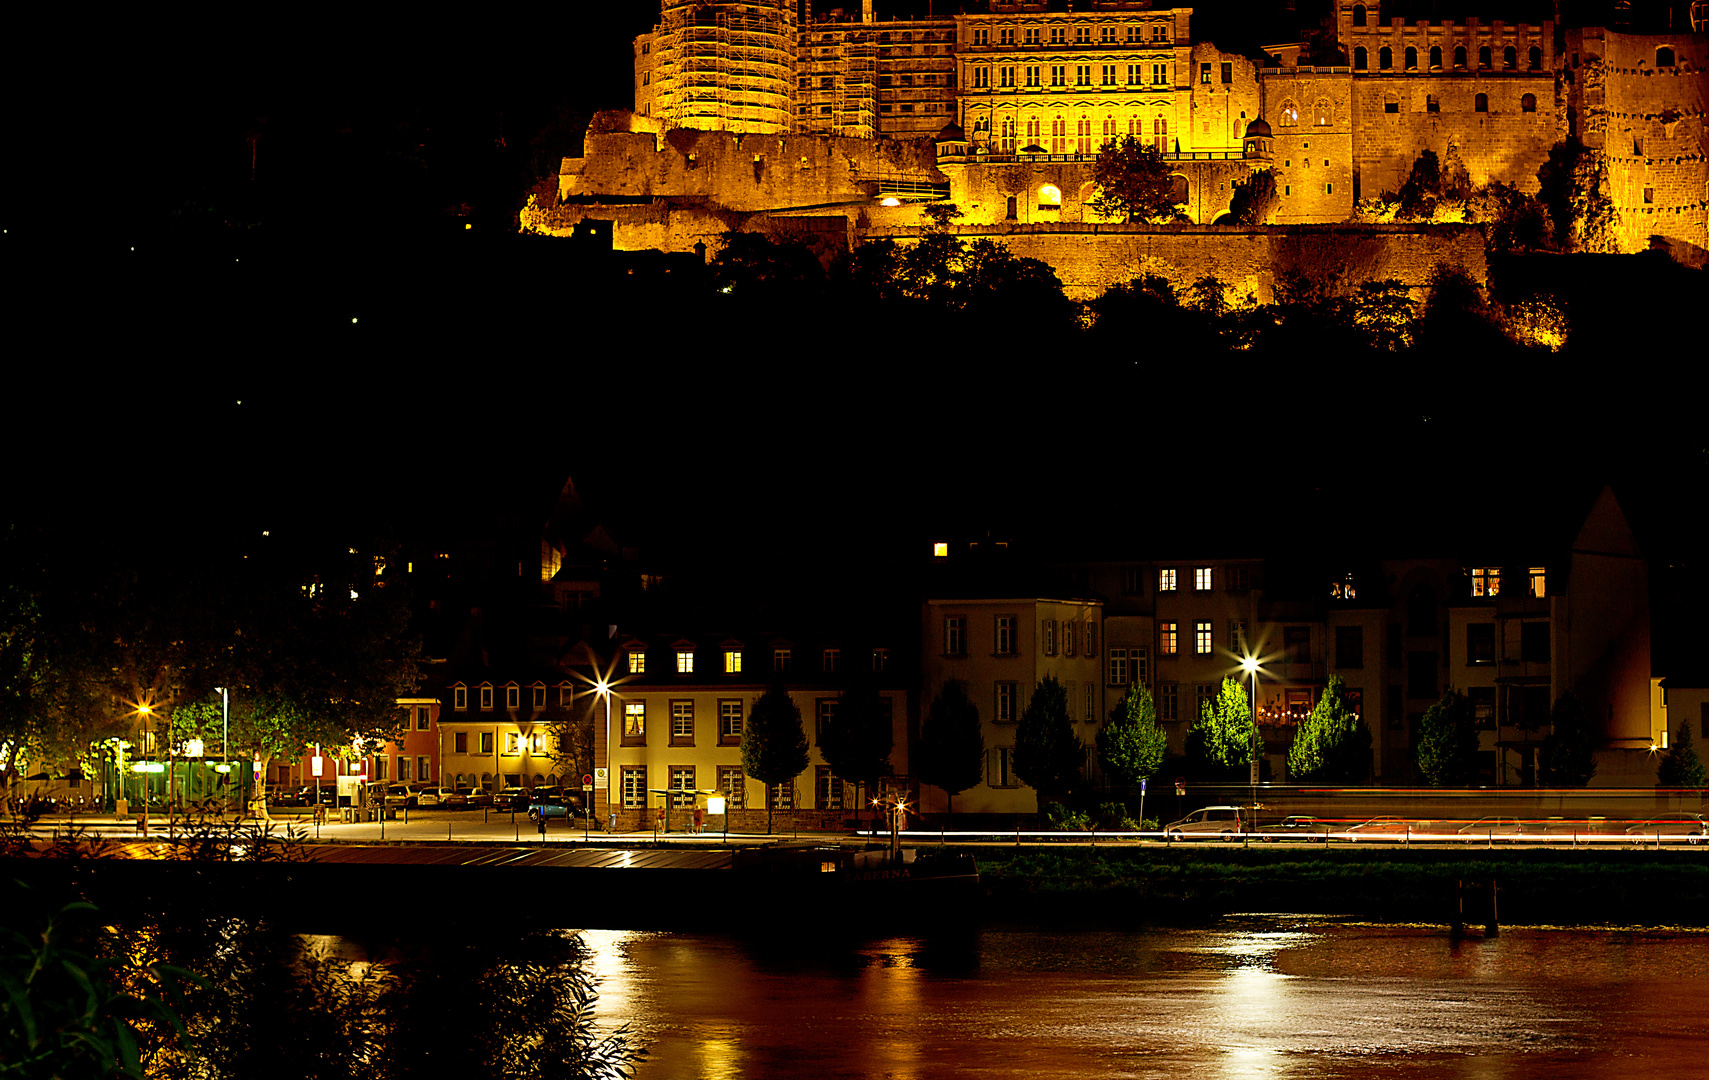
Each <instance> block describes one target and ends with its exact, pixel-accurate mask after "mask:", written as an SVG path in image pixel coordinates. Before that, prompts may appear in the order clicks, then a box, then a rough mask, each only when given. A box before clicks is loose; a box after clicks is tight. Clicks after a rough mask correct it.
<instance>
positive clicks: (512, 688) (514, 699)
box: [504, 683, 522, 709]
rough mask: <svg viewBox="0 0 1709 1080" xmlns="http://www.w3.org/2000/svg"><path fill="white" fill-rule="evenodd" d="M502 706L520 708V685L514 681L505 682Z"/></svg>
mask: <svg viewBox="0 0 1709 1080" xmlns="http://www.w3.org/2000/svg"><path fill="white" fill-rule="evenodd" d="M504 707H505V708H507V709H520V708H522V687H520V686H518V685H516V684H515V683H506V684H505V687H504Z"/></svg>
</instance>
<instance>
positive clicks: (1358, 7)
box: [1353, 4, 1365, 26]
mask: <svg viewBox="0 0 1709 1080" xmlns="http://www.w3.org/2000/svg"><path fill="white" fill-rule="evenodd" d="M1353 25H1354V26H1364V25H1365V5H1364V4H1354V5H1353Z"/></svg>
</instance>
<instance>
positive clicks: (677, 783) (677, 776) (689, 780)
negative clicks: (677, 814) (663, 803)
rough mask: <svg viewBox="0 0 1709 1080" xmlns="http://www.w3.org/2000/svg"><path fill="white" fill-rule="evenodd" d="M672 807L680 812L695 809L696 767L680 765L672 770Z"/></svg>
mask: <svg viewBox="0 0 1709 1080" xmlns="http://www.w3.org/2000/svg"><path fill="white" fill-rule="evenodd" d="M671 790H672V791H674V792H676V794H674V795H672V796H671V806H672V807H674V808H676V809H678V810H689V809H692V808H693V807H694V766H692V765H678V766H674V767H672V769H671Z"/></svg>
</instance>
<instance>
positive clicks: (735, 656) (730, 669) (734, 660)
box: [724, 649, 742, 675]
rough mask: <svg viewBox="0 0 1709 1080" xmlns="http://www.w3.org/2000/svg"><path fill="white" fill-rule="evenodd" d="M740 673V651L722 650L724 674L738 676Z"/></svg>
mask: <svg viewBox="0 0 1709 1080" xmlns="http://www.w3.org/2000/svg"><path fill="white" fill-rule="evenodd" d="M741 673H742V650H740V649H725V650H724V674H726V675H740V674H741Z"/></svg>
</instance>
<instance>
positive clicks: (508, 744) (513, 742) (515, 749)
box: [504, 731, 522, 757]
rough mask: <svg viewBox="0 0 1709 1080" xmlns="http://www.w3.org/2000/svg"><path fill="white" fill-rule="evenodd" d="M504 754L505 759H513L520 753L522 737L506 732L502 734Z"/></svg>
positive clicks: (518, 733)
mask: <svg viewBox="0 0 1709 1080" xmlns="http://www.w3.org/2000/svg"><path fill="white" fill-rule="evenodd" d="M504 753H505V756H506V757H514V756H515V755H517V754H520V753H522V735H521V733H520V732H515V731H507V732H505V733H504Z"/></svg>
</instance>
